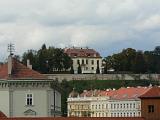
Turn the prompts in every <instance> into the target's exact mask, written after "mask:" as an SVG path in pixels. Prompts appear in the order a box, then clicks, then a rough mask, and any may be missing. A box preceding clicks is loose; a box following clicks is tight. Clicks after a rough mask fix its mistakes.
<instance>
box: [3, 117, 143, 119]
mask: <svg viewBox="0 0 160 120" xmlns="http://www.w3.org/2000/svg"><path fill="white" fill-rule="evenodd" d="M1 120H145V119H144V118H141V117H92V118H89V117H85V118H84V117H56V118H54V117H37V118H36V117H35V118H18V117H17V118H1Z"/></svg>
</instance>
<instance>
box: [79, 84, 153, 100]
mask: <svg viewBox="0 0 160 120" xmlns="http://www.w3.org/2000/svg"><path fill="white" fill-rule="evenodd" d="M149 89H150V88H149V87H129V88H120V89H118V90H89V91H87V90H84V92H83V93H81V94H80V97H91V96H95V97H96V96H109V97H110V98H111V99H117V100H120V99H121V100H122V99H138V97H139V96H140V95H142V94H144V93H145V92H147V91H148V90H149Z"/></svg>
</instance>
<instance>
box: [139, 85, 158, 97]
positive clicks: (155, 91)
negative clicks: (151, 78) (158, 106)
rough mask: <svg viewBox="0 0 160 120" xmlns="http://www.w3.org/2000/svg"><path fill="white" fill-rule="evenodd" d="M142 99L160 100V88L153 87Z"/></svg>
mask: <svg viewBox="0 0 160 120" xmlns="http://www.w3.org/2000/svg"><path fill="white" fill-rule="evenodd" d="M140 98H160V87H152V88H151V89H150V90H148V91H147V92H146V93H144V94H142V95H141V96H140Z"/></svg>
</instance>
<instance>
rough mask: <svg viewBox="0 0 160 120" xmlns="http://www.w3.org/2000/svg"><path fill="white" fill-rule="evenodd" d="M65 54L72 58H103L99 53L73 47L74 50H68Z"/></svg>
mask: <svg viewBox="0 0 160 120" xmlns="http://www.w3.org/2000/svg"><path fill="white" fill-rule="evenodd" d="M64 52H65V53H67V54H68V55H69V56H70V57H91V58H101V56H100V54H99V53H98V52H96V51H95V50H94V49H90V48H78V47H72V48H66V49H65V50H64Z"/></svg>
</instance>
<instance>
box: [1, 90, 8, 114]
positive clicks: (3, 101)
mask: <svg viewBox="0 0 160 120" xmlns="http://www.w3.org/2000/svg"><path fill="white" fill-rule="evenodd" d="M0 111H2V112H3V113H4V114H5V115H6V116H7V117H9V114H10V113H9V91H8V90H2V89H0Z"/></svg>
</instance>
